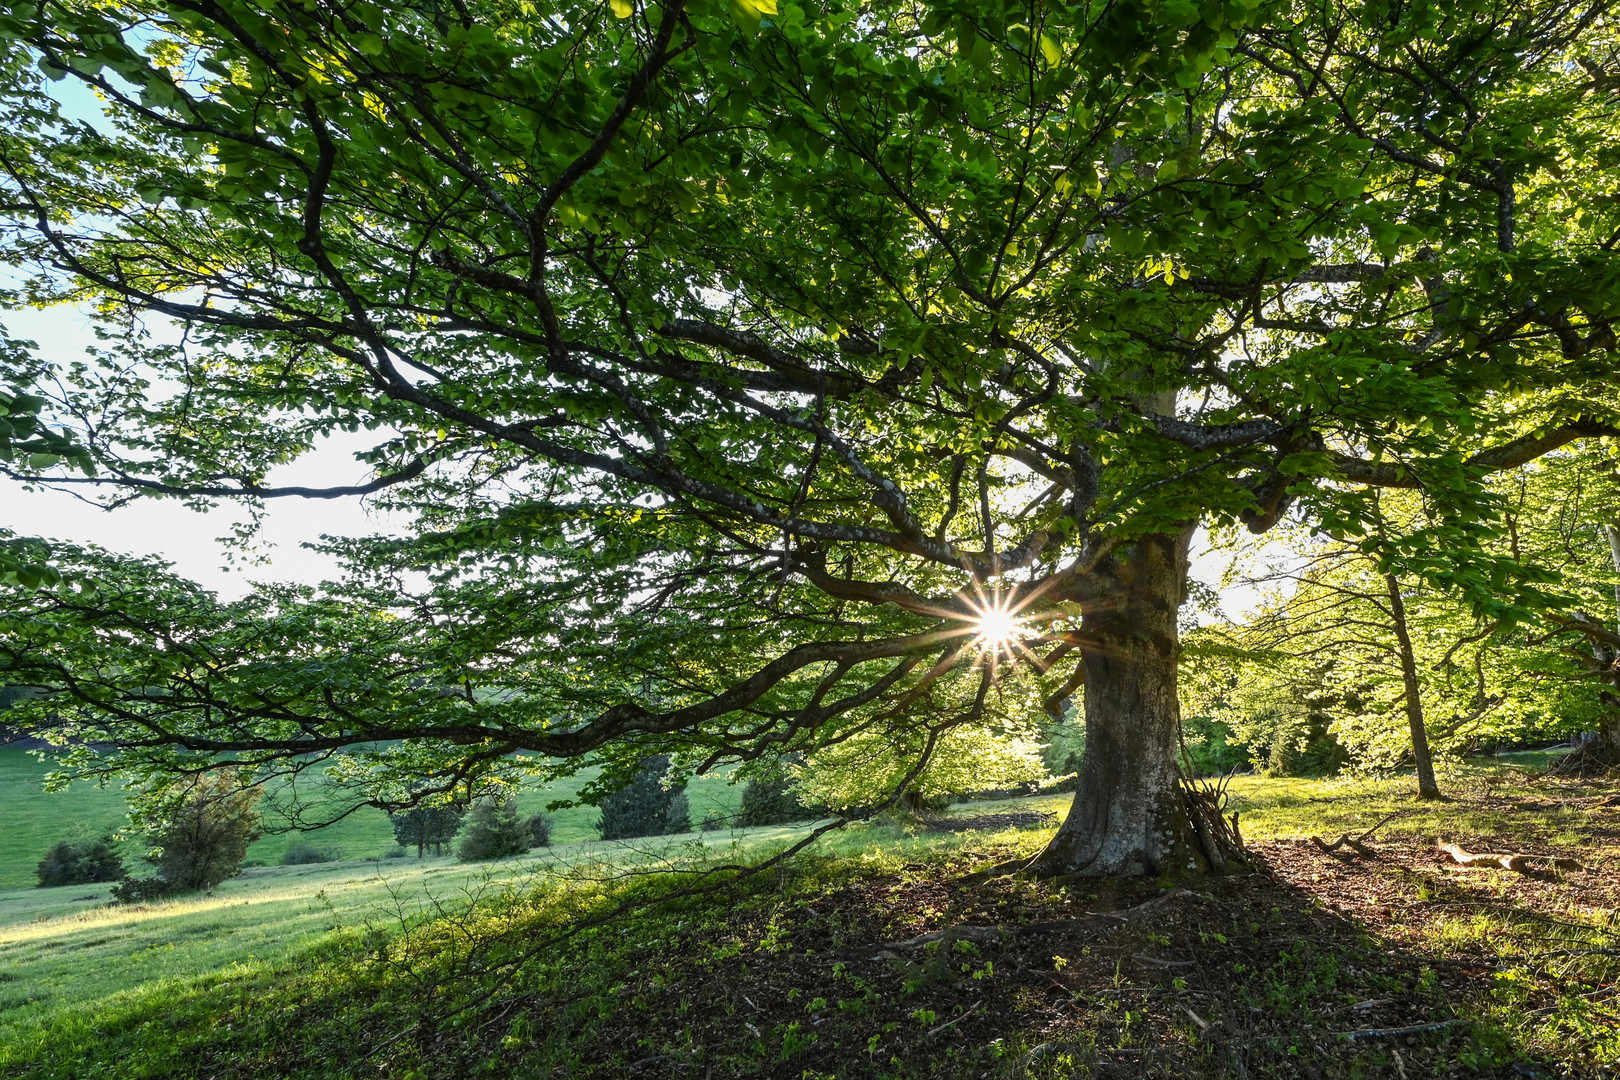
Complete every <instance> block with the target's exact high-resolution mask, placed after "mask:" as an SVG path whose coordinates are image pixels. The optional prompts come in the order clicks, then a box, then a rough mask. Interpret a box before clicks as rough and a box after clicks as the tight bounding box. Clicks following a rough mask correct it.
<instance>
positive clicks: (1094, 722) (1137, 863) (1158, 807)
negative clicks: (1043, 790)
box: [1028, 524, 1221, 877]
mask: <svg viewBox="0 0 1620 1080" xmlns="http://www.w3.org/2000/svg"><path fill="white" fill-rule="evenodd" d="M1193 528H1194V526H1193V525H1191V524H1189V525H1187V526H1185V527H1184V528H1182V529H1180V530H1178V531H1176V532H1173V533H1163V534H1158V535H1153V536H1145V537H1142V538H1141V539H1139V540H1137V541H1135V542H1134V543H1132V544H1131V545H1129V546H1128V547H1125V548H1122V549H1120V550H1119V551H1117V552H1116V553H1115V554H1114V555H1113V556H1111V557H1110V558H1109V560H1108V561H1107V562H1106V563H1105V564H1104V565H1103V566H1102V567H1100V568H1099V569H1100V572H1101V573H1102V575H1103V576H1104V577H1105V578H1107V579H1108V580H1109V581H1110V582H1111V584H1112V587H1111V588H1109V589H1107V590H1105V592H1104V595H1103V596H1102V597H1101V598H1100V599H1099V600H1097V601H1095V602H1093V603H1092V604H1089V605H1088V607H1087V610H1086V613H1085V615H1084V617H1083V619H1082V620H1081V632H1082V634H1083V635H1084V638H1085V641H1084V644H1083V645H1082V646H1081V655H1082V663H1083V664H1084V665H1085V675H1086V679H1085V711H1086V748H1085V754H1084V757H1083V758H1082V761H1081V766H1080V782H1079V787H1078V788H1077V789H1076V790H1075V794H1074V804H1073V806H1072V807H1071V808H1070V810H1069V816H1068V818H1067V819H1066V820H1065V821H1064V823H1063V826H1062V827H1061V828H1060V829H1059V830H1058V832H1057V835H1056V836H1054V837H1053V838H1052V841H1051V843H1050V844H1049V845H1048V846H1047V848H1046V850H1045V851H1043V852H1042V853H1041V854H1040V855H1039V856H1037V857H1036V859H1035V861H1034V862H1033V863H1031V864H1030V865H1029V867H1028V870H1029V872H1031V873H1034V874H1037V875H1039V876H1042V877H1051V876H1061V875H1081V876H1091V877H1101V876H1105V875H1111V874H1127V875H1142V874H1160V873H1165V872H1172V873H1188V872H1190V873H1200V872H1205V871H1208V870H1210V869H1212V868H1216V867H1218V866H1219V864H1220V861H1221V860H1220V858H1219V856H1216V857H1214V858H1212V857H1211V854H1210V852H1209V849H1210V844H1209V841H1208V839H1207V830H1205V831H1204V832H1202V833H1201V830H1200V823H1197V822H1195V821H1194V820H1193V815H1192V814H1190V813H1189V808H1188V800H1187V799H1186V798H1185V797H1184V795H1183V793H1182V789H1181V773H1180V769H1179V768H1178V767H1177V764H1176V751H1177V747H1178V746H1179V745H1180V732H1181V706H1180V703H1179V699H1178V698H1177V695H1176V662H1177V658H1178V655H1179V653H1180V651H1181V645H1180V639H1179V635H1178V634H1177V629H1176V615H1177V611H1178V609H1179V608H1180V607H1181V604H1182V601H1183V600H1184V599H1185V597H1186V584H1187V561H1188V559H1187V549H1188V545H1189V543H1190V541H1191V539H1192V533H1193Z"/></svg>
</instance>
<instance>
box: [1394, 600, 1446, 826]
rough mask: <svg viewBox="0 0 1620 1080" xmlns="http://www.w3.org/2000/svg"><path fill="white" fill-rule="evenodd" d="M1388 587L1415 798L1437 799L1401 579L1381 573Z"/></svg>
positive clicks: (1437, 794)
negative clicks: (1409, 736) (1414, 773)
mask: <svg viewBox="0 0 1620 1080" xmlns="http://www.w3.org/2000/svg"><path fill="white" fill-rule="evenodd" d="M1384 585H1385V587H1386V588H1387V589H1388V590H1389V616H1390V621H1391V622H1392V623H1393V624H1394V627H1395V641H1396V644H1397V645H1399V647H1400V654H1401V681H1402V682H1403V683H1405V684H1406V724H1407V727H1409V728H1410V729H1411V731H1412V759H1413V760H1414V761H1416V762H1417V781H1418V798H1420V799H1439V798H1443V797H1444V796H1442V795H1441V794H1440V785H1439V784H1437V783H1436V782H1435V779H1434V758H1433V757H1432V756H1430V754H1429V733H1428V731H1427V730H1426V729H1425V728H1424V726H1423V693H1422V688H1421V687H1420V686H1419V685H1418V676H1417V658H1416V657H1415V656H1413V654H1412V635H1411V634H1409V633H1408V632H1407V628H1406V603H1405V601H1403V600H1402V599H1401V583H1400V580H1399V579H1397V578H1396V577H1395V575H1394V574H1385V575H1384Z"/></svg>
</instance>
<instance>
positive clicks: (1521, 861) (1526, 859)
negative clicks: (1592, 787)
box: [1440, 842, 1586, 874]
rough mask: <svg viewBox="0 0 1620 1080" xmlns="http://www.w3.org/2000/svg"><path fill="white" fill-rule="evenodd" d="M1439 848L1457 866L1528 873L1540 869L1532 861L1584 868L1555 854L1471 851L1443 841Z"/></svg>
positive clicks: (1569, 867)
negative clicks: (1484, 867) (1485, 867)
mask: <svg viewBox="0 0 1620 1080" xmlns="http://www.w3.org/2000/svg"><path fill="white" fill-rule="evenodd" d="M1440 850H1441V851H1443V852H1445V853H1446V854H1447V855H1449V856H1451V861H1452V862H1454V863H1456V864H1457V865H1458V866H1499V867H1501V868H1502V869H1503V870H1512V871H1513V872H1514V873H1515V874H1530V873H1534V872H1535V871H1536V870H1538V869H1542V867H1537V866H1535V865H1532V864H1534V863H1543V864H1545V865H1547V866H1553V867H1556V868H1558V869H1560V870H1584V869H1586V867H1584V866H1582V865H1581V864H1580V863H1579V862H1577V861H1576V860H1574V859H1565V858H1560V857H1558V856H1555V855H1531V854H1528V853H1525V852H1509V853H1507V854H1498V853H1496V852H1487V851H1480V852H1473V851H1465V850H1464V849H1463V848H1462V847H1461V846H1460V845H1458V844H1447V843H1444V842H1442V843H1441V844H1440Z"/></svg>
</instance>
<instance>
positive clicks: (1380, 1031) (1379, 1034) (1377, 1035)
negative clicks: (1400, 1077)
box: [1334, 1020, 1473, 1039]
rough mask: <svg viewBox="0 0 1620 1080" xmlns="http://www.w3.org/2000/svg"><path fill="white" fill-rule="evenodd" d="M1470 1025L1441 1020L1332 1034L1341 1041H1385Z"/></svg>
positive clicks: (1469, 1022) (1470, 1021) (1460, 1021)
mask: <svg viewBox="0 0 1620 1080" xmlns="http://www.w3.org/2000/svg"><path fill="white" fill-rule="evenodd" d="M1471 1023H1473V1021H1472V1020H1441V1021H1440V1022H1439V1023H1436V1024H1413V1025H1412V1026H1411V1027H1398V1028H1362V1029H1361V1030H1359V1031H1336V1032H1334V1034H1335V1035H1337V1036H1338V1037H1339V1038H1341V1039H1386V1038H1395V1037H1397V1036H1400V1035H1416V1034H1418V1033H1419V1032H1421V1031H1440V1030H1442V1029H1444V1028H1454V1027H1459V1026H1461V1025H1463V1024H1471Z"/></svg>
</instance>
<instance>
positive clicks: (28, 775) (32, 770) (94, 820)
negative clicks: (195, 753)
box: [0, 748, 137, 889]
mask: <svg viewBox="0 0 1620 1080" xmlns="http://www.w3.org/2000/svg"><path fill="white" fill-rule="evenodd" d="M49 771H50V767H49V766H48V765H46V764H45V763H44V762H43V761H41V760H40V759H38V758H37V757H35V756H34V755H32V754H30V753H28V752H27V751H23V750H16V749H9V748H0V889H15V888H19V887H21V886H24V885H32V884H34V881H35V877H34V867H35V866H36V865H37V864H38V863H39V860H40V859H42V858H43V857H44V856H45V852H46V851H48V850H49V849H50V847H51V845H53V844H55V843H57V842H58V841H61V840H76V839H80V838H82V837H86V836H93V835H95V834H96V833H99V832H101V831H103V830H105V829H116V828H119V827H121V826H123V825H126V824H127V820H126V818H125V811H126V804H125V801H124V793H123V792H122V791H120V790H119V789H118V788H116V787H111V788H98V787H95V786H93V785H90V784H75V785H74V786H73V787H72V788H71V789H70V790H68V791H62V792H47V791H45V789H44V782H45V774H46V773H47V772H49ZM127 850H128V851H129V853H130V854H131V855H133V854H134V853H135V851H136V850H137V848H136V845H133V844H131V845H129V846H128V849H127Z"/></svg>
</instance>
